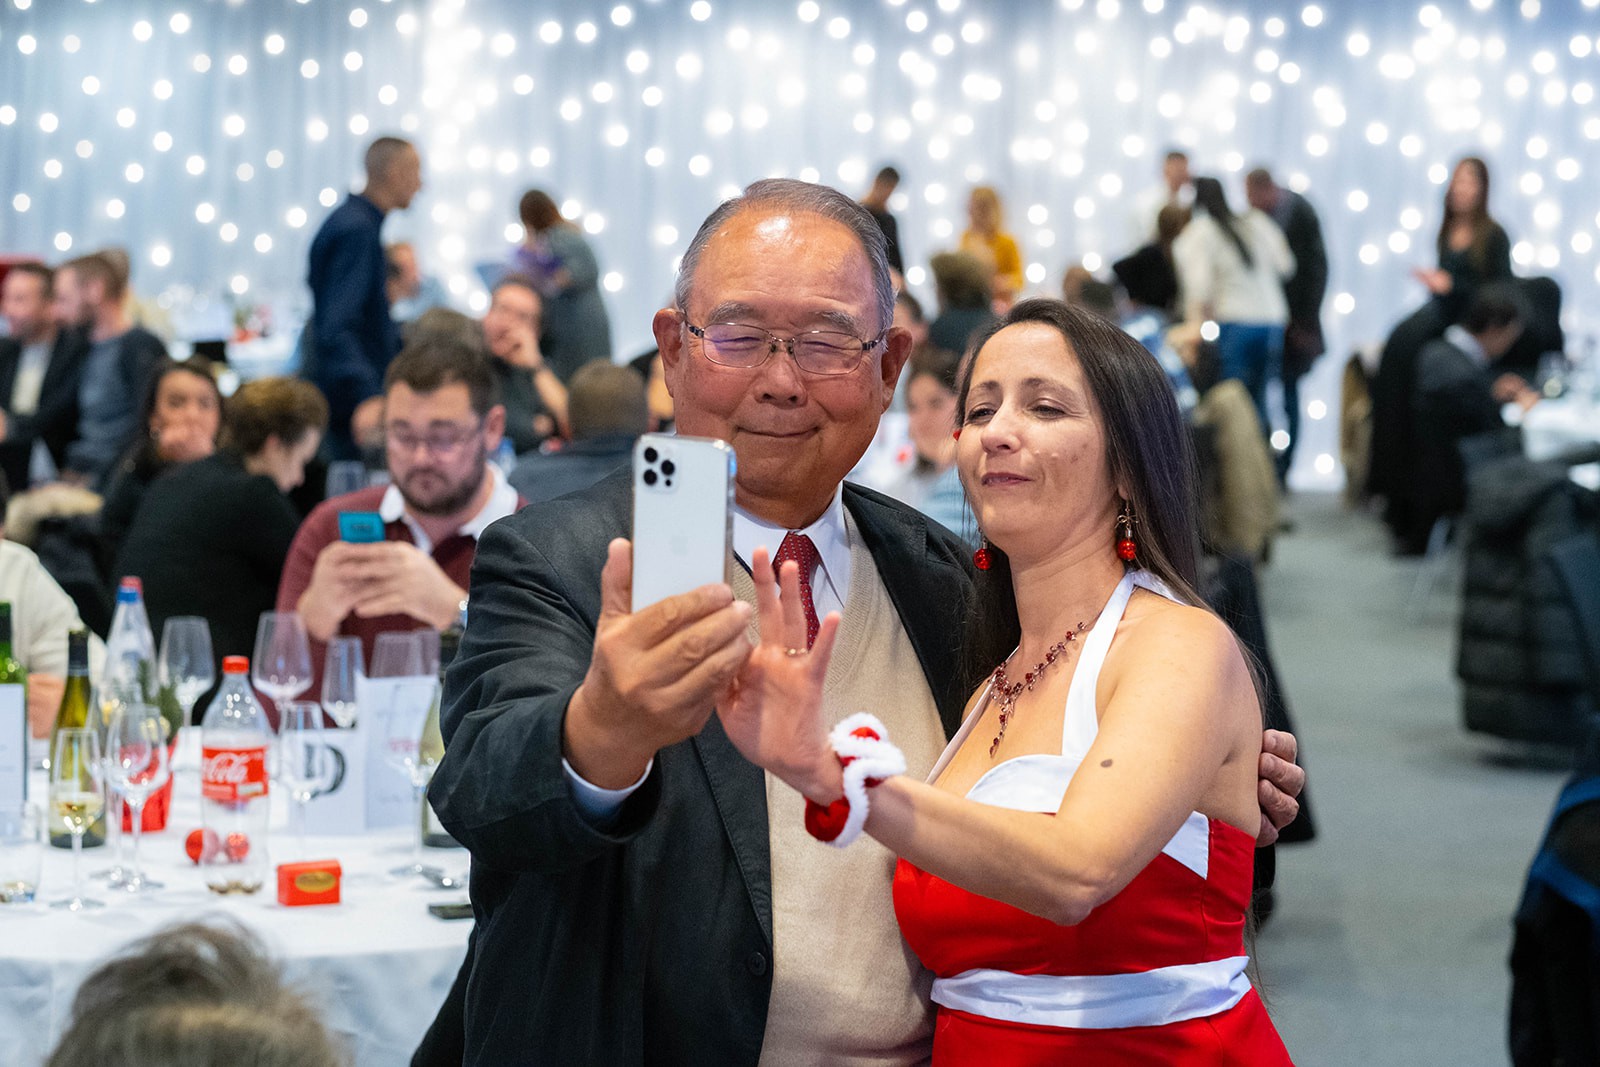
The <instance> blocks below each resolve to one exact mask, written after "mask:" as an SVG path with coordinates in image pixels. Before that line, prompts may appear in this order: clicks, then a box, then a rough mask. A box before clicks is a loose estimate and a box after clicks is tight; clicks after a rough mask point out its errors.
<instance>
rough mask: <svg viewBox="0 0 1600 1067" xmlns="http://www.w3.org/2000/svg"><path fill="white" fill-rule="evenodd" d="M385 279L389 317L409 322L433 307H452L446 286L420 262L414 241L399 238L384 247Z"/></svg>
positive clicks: (401, 321) (396, 320)
mask: <svg viewBox="0 0 1600 1067" xmlns="http://www.w3.org/2000/svg"><path fill="white" fill-rule="evenodd" d="M383 269H384V282H385V285H386V286H387V288H388V293H389V317H390V318H391V319H393V320H394V321H395V322H400V323H406V322H410V321H412V320H413V319H415V318H416V317H417V316H418V315H421V314H422V313H423V312H424V311H427V310H428V309H429V308H442V307H449V306H450V299H449V297H448V296H447V295H446V294H445V291H444V286H442V285H440V284H439V279H438V278H435V277H434V276H433V275H431V274H424V273H422V268H421V267H420V266H418V265H417V250H416V248H415V247H413V246H412V244H411V242H410V241H396V242H395V243H394V244H392V245H387V246H386V247H385V248H384V250H383Z"/></svg>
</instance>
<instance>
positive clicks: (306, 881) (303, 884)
mask: <svg viewBox="0 0 1600 1067" xmlns="http://www.w3.org/2000/svg"><path fill="white" fill-rule="evenodd" d="M343 875H344V872H343V870H342V869H341V868H340V867H339V861H338V860H307V861H306V862H304V863H280V864H278V903H279V904H283V905H286V906H288V907H291V908H293V907H298V906H300V905H302V904H337V903H339V883H340V881H341V880H342V878H343Z"/></svg>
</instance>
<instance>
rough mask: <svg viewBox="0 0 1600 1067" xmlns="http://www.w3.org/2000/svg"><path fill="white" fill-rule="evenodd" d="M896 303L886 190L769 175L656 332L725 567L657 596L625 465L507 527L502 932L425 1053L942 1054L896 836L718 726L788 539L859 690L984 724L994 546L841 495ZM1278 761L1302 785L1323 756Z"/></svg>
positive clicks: (484, 859)
mask: <svg viewBox="0 0 1600 1067" xmlns="http://www.w3.org/2000/svg"><path fill="white" fill-rule="evenodd" d="M892 313H893V293H892V291H891V289H890V286H889V269H888V264H887V262H886V259H885V256H884V243H883V236H882V233H881V231H880V230H879V229H878V227H877V225H876V224H875V223H874V222H873V221H872V218H871V216H870V215H868V214H867V212H866V211H865V210H863V209H862V208H861V207H860V206H859V205H857V204H855V203H854V202H852V201H851V200H849V199H848V198H847V197H845V196H843V195H842V194H840V193H837V192H835V191H834V190H831V189H826V188H824V187H821V186H815V185H808V184H805V183H802V182H795V181H788V180H782V179H779V180H768V181H761V182H757V183H755V184H754V185H752V186H751V187H750V188H749V189H747V190H746V191H745V193H744V194H743V195H742V196H741V197H738V198H735V199H734V200H731V201H728V202H726V203H724V204H723V205H722V206H721V207H719V208H718V209H717V210H716V211H715V212H713V213H712V215H711V216H710V217H709V218H708V219H707V220H706V222H705V223H704V224H703V225H702V227H701V228H700V231H699V232H698V233H697V234H696V236H695V238H694V240H693V241H692V242H691V244H690V246H689V249H688V251H687V252H686V253H685V255H684V258H683V260H682V265H681V268H680V273H679V278H678V285H677V290H676V292H675V300H674V306H673V307H670V308H664V309H662V310H661V311H658V312H657V313H656V316H655V320H654V332H655V338H656V341H657V344H658V345H659V347H660V350H661V358H662V362H663V365H664V368H665V373H666V379H667V383H668V385H669V386H670V388H671V391H672V395H673V399H674V401H675V404H676V411H677V420H678V422H677V425H678V429H679V430H680V431H681V432H683V433H684V434H690V435H697V436H709V437H718V438H722V439H724V440H726V441H728V442H730V443H731V444H732V445H733V448H734V450H735V452H736V454H737V457H738V472H737V484H736V489H735V504H736V507H735V513H734V516H733V544H732V546H731V548H732V554H733V558H731V559H730V560H729V569H728V574H729V582H728V584H725V585H714V586H705V587H702V588H701V589H698V590H696V591H694V592H691V593H688V594H685V595H682V596H677V597H671V598H668V599H667V600H664V601H662V602H660V603H658V604H655V605H652V606H650V607H646V608H644V609H642V610H640V611H638V612H631V613H630V611H629V610H628V605H629V600H630V596H629V589H630V586H631V562H630V561H631V547H630V545H629V544H628V543H627V542H626V541H623V540H620V538H623V537H626V536H627V535H628V533H629V514H630V479H629V477H628V476H627V475H626V474H625V473H623V474H618V475H616V476H613V477H611V478H608V479H605V480H604V481H602V482H600V483H598V484H597V485H595V486H594V487H592V488H591V489H590V490H588V491H586V492H585V493H581V494H578V495H575V496H571V497H567V498H566V499H565V500H563V501H562V506H561V507H559V508H556V507H541V506H537V505H535V506H530V507H528V508H525V509H523V510H522V511H521V512H519V513H518V514H517V515H515V516H513V517H511V518H509V519H506V520H504V521H501V522H498V523H496V524H495V525H493V526H491V527H490V528H489V529H488V530H487V531H486V532H485V533H484V535H483V538H482V540H481V541H480V543H479V548H478V555H477V560H476V562H475V564H474V567H473V575H472V585H471V594H472V599H471V606H470V611H469V618H470V623H469V625H468V627H467V630H466V634H465V637H464V639H463V643H462V647H461V651H460V654H459V655H458V657H457V659H456V661H455V664H454V666H453V667H452V668H451V671H450V675H449V679H448V681H447V683H446V694H445V705H446V706H445V712H444V717H443V727H444V733H445V741H446V746H447V747H446V754H445V759H444V761H443V763H442V764H441V765H440V767H439V771H438V774H437V776H436V777H435V779H434V783H433V786H432V788H431V790H430V799H431V800H432V801H433V804H434V807H435V809H436V810H437V811H438V812H439V814H440V817H441V819H442V820H443V821H444V823H445V825H446V826H447V828H448V829H449V830H450V831H451V833H452V834H454V835H455V836H456V838H457V840H459V841H461V842H462V843H463V844H464V845H466V846H467V847H468V848H469V849H470V850H471V851H472V853H473V860H474V862H473V870H472V898H473V905H474V910H475V918H476V920H477V926H476V928H475V931H474V935H473V943H472V947H471V948H470V949H469V953H468V962H467V965H466V966H465V967H464V969H463V972H462V976H461V978H460V979H458V982H457V988H456V989H455V990H454V991H453V992H452V998H451V1001H449V1002H447V1003H446V1005H445V1008H444V1010H443V1011H442V1012H441V1015H440V1019H439V1020H438V1021H437V1022H436V1023H435V1027H434V1030H433V1031H431V1032H430V1034H429V1036H428V1038H426V1039H425V1040H424V1044H423V1047H422V1048H421V1049H420V1050H419V1052H418V1054H417V1057H416V1059H414V1061H413V1062H414V1063H446V1062H455V1063H460V1062H462V1061H463V1059H464V1060H465V1062H466V1063H469V1064H499V1063H561V1064H625V1063H639V1062H643V1061H646V1060H648V1061H650V1062H654V1063H672V1064H679V1063H682V1064H691V1063H695V1064H698V1063H718V1064H755V1063H757V1062H759V1061H762V1060H766V1061H768V1062H813V1063H816V1062H828V1063H841V1064H851V1063H864V1062H874V1063H913V1062H919V1061H922V1060H925V1059H926V1058H927V1056H928V1054H929V1049H930V1042H931V1037H932V1032H931V1022H932V1016H931V1012H930V1010H929V1005H928V1003H927V999H926V995H927V975H926V972H924V971H923V970H922V969H921V967H920V965H919V964H918V962H917V960H916V959H915V957H914V956H912V955H911V954H910V952H909V950H907V949H906V948H905V946H904V943H903V941H902V940H901V939H900V937H899V931H898V927H897V926H896V925H895V920H894V915H893V909H892V902H891V898H890V878H891V876H892V871H893V863H894V861H893V856H892V855H891V854H889V853H888V852H887V850H884V849H882V848H881V847H879V846H876V845H875V844H871V845H866V846H865V847H864V846H863V843H858V844H856V845H853V846H851V848H849V849H839V850H835V849H826V848H823V847H821V846H819V845H817V844H816V843H815V842H813V841H811V839H810V838H809V837H807V836H806V835H805V831H804V830H803V829H802V828H801V814H800V802H799V800H798V799H797V798H795V797H790V796H789V795H787V794H783V793H782V792H781V790H769V788H768V786H767V783H766V780H765V778H764V776H763V773H762V772H761V771H760V770H759V769H757V768H756V767H754V766H753V765H751V764H749V763H747V762H746V761H745V760H744V759H743V758H742V757H740V756H739V755H738V753H737V752H736V751H735V750H734V748H733V746H732V744H731V743H730V742H729V741H728V739H727V736H726V735H725V734H724V733H723V730H722V727H721V725H720V723H719V722H718V721H717V719H716V718H715V717H714V716H713V715H712V710H713V705H714V702H715V699H716V697H717V695H718V694H719V693H720V692H722V691H723V689H724V688H725V687H726V686H727V685H728V683H729V682H730V681H731V680H732V679H733V678H734V676H735V675H736V674H737V672H738V671H739V669H740V667H741V666H742V665H743V663H744V661H745V659H746V657H747V656H748V655H749V652H750V644H749V637H748V634H749V633H750V627H751V619H752V611H751V605H750V599H751V598H753V595H754V586H753V584H752V581H751V579H750V576H749V574H748V571H747V569H746V568H745V566H744V565H745V564H746V563H748V561H749V559H750V555H751V553H752V552H753V550H754V549H755V548H756V547H759V546H762V545H765V546H767V547H768V548H774V547H777V548H778V549H779V557H780V558H789V557H786V556H785V551H786V550H787V551H791V552H792V555H793V558H797V559H800V560H803V562H802V567H803V574H804V575H805V576H806V577H807V580H808V583H809V588H810V589H811V590H812V593H813V596H814V599H815V608H816V611H817V613H818V614H819V615H822V614H826V613H827V612H828V611H830V610H839V611H841V614H842V617H843V620H844V621H843V625H842V629H841V634H840V648H842V649H850V650H852V651H851V653H850V655H849V656H847V657H845V658H844V659H836V661H835V663H834V665H833V667H832V668H831V669H830V674H829V687H830V690H833V691H834V692H835V694H836V695H837V694H844V695H843V697H842V699H839V700H838V701H837V702H839V703H847V702H850V701H853V700H855V699H857V698H858V697H859V696H860V695H861V694H869V693H881V694H884V695H883V697H882V699H880V700H878V701H877V702H876V703H875V704H873V705H872V707H873V710H874V711H875V712H876V713H878V714H879V715H880V716H884V717H888V718H890V719H892V720H893V721H890V722H889V728H890V730H891V731H893V732H894V736H895V738H896V740H897V741H898V742H899V743H900V744H901V746H902V747H903V748H904V749H905V751H906V754H907V759H908V763H910V764H911V765H912V766H913V773H922V772H925V771H926V770H927V769H928V768H929V767H931V764H932V761H933V760H934V759H935V758H936V757H937V755H938V752H939V750H940V749H941V748H942V747H943V745H944V743H945V738H946V737H948V736H949V735H950V734H951V733H952V732H953V731H954V730H955V729H956V727H957V726H958V724H959V720H960V716H961V710H962V706H963V703H964V701H965V699H966V697H967V695H968V693H969V692H970V683H971V679H970V678H966V677H963V676H962V672H961V670H960V669H959V667H958V663H959V656H958V652H959V649H958V647H957V645H958V633H959V630H960V622H961V620H962V618H963V613H964V609H965V603H966V600H967V598H968V594H969V590H970V571H969V564H968V562H967V560H968V559H969V556H968V554H967V552H966V550H965V549H964V547H963V546H962V545H961V543H960V542H959V541H958V540H957V539H956V538H955V537H954V536H953V535H951V534H950V533H949V532H948V531H945V530H943V529H942V528H939V527H936V526H931V525H929V524H928V523H927V522H926V521H925V520H924V519H923V518H922V517H921V516H920V515H918V514H917V513H916V512H914V511H912V510H911V509H909V508H906V507H905V506H903V505H900V504H898V503H896V502H893V501H891V500H889V499H887V498H885V497H883V496H881V495H879V494H876V493H872V492H870V491H867V490H863V489H859V488H857V487H855V486H851V485H842V484H841V479H842V478H843V477H844V475H845V474H846V473H847V472H848V471H849V470H850V468H851V467H852V466H854V464H855V463H856V461H857V460H858V459H859V458H860V456H861V455H862V453H863V452H864V451H865V449H866V447H867V445H868V444H869V443H870V442H871V440H872V437H873V434H874V432H875V430H876V428H877V422H878V418H879V416H880V415H881V414H882V413H883V411H884V410H885V408H887V406H888V404H889V402H890V399H891V398H892V396H893V393H894V386H895V383H896V380H897V379H898V377H899V373H900V370H901V367H902V365H903V364H904V362H905V360H906V356H907V354H908V350H909V347H910V338H909V335H907V334H906V332H905V331H903V330H899V329H894V328H893V327H892V326H891V322H892ZM728 322H735V323H739V324H741V325H744V326H746V327H755V328H756V329H758V330H765V331H769V341H770V343H769V344H768V345H767V346H764V348H761V349H758V350H757V351H755V352H753V353H752V352H750V351H748V349H747V348H746V349H743V350H724V349H721V348H719V347H718V346H717V345H716V343H715V341H714V340H713V338H712V337H711V336H708V335H707V327H709V326H712V325H714V324H717V323H728ZM815 330H826V331H830V332H834V333H837V334H842V335H847V336H844V337H840V338H839V341H840V344H839V346H838V348H837V350H836V352H834V353H833V354H831V355H829V354H828V353H823V356H825V357H826V358H819V356H818V353H817V351H816V349H815V347H814V346H808V347H807V348H805V349H802V348H800V346H799V341H800V339H801V335H804V334H806V333H808V332H809V331H815ZM745 332H746V333H748V330H746V331H745ZM830 699H835V698H833V697H830ZM854 710H859V708H858V707H839V708H838V709H837V711H838V713H839V714H840V715H841V716H842V714H844V713H845V712H846V711H854ZM1283 743H1284V744H1285V745H1292V739H1283ZM1278 751H1281V752H1285V754H1287V755H1288V756H1289V758H1291V759H1292V751H1290V750H1289V749H1288V748H1280V749H1278ZM1264 762H1265V761H1264ZM1281 780H1282V781H1283V782H1285V783H1286V784H1287V785H1288V786H1289V788H1290V789H1291V791H1292V792H1295V793H1297V792H1298V791H1299V782H1300V776H1299V773H1298V770H1297V769H1293V770H1289V772H1288V776H1287V777H1283V778H1282V779H1281ZM1281 799H1282V800H1283V801H1284V802H1285V805H1284V811H1282V812H1277V813H1275V815H1274V819H1275V820H1276V821H1278V822H1279V823H1280V824H1281V823H1282V822H1284V821H1286V820H1285V818H1284V816H1286V815H1291V814H1292V811H1291V810H1290V809H1292V808H1293V805H1294V802H1293V801H1292V800H1290V799H1289V798H1288V797H1282V798H1281Z"/></svg>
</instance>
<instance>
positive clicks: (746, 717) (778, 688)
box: [717, 548, 843, 803]
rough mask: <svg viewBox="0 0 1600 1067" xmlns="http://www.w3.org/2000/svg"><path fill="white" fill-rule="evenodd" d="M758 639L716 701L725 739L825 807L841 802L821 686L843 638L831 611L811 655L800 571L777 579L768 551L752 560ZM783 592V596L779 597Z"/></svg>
mask: <svg viewBox="0 0 1600 1067" xmlns="http://www.w3.org/2000/svg"><path fill="white" fill-rule="evenodd" d="M751 576H752V577H753V578H754V579H755V586H756V614H757V618H758V620H759V623H760V630H761V639H760V641H759V642H757V644H756V647H755V650H754V651H753V652H751V654H750V658H749V659H748V660H746V661H745V665H744V668H743V669H742V670H740V672H739V674H738V676H737V677H735V679H734V680H733V683H732V684H731V685H730V686H729V687H728V690H727V692H726V693H725V694H724V695H723V698H722V699H721V700H720V701H718V702H717V715H718V716H719V717H720V718H721V719H722V728H723V729H724V730H725V731H727V734H728V737H729V739H730V740H732V741H733V743H734V745H735V746H736V747H737V748H738V749H739V751H740V752H741V753H743V754H744V757H745V758H746V759H748V760H749V761H750V762H752V763H754V764H756V765H758V766H760V767H763V768H765V769H767V770H769V771H771V772H772V773H773V774H775V775H777V776H778V777H779V778H780V779H782V780H783V781H784V782H786V783H788V784H789V785H790V786H793V787H794V788H795V789H797V790H799V791H800V792H802V793H804V794H805V795H806V796H808V797H811V799H813V800H818V801H822V802H824V803H826V802H829V801H833V800H836V799H838V797H839V796H840V795H842V791H843V790H842V787H841V785H840V782H841V781H842V779H841V778H840V774H839V760H838V758H837V757H836V756H835V755H834V753H833V749H832V747H831V746H830V745H829V744H828V726H829V723H828V722H827V719H826V717H825V715H824V713H823V709H822V684H823V682H824V681H825V680H826V678H827V674H828V660H829V658H830V657H831V656H832V654H833V641H834V638H835V637H836V636H837V635H838V632H839V614H838V612H829V613H828V616H827V617H826V618H825V619H823V620H822V623H821V626H820V628H819V629H818V631H817V639H816V641H815V642H814V643H813V644H812V646H811V648H810V650H809V651H808V650H807V649H806V618H805V609H804V608H802V607H801V604H800V567H799V565H798V564H796V563H793V562H790V563H785V564H784V565H783V567H782V568H781V573H780V574H779V575H778V576H777V577H774V575H773V571H772V561H771V559H770V558H769V556H768V555H767V550H766V549H764V548H758V549H756V551H755V554H754V555H753V557H752V559H751ZM780 589H781V596H780Z"/></svg>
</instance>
